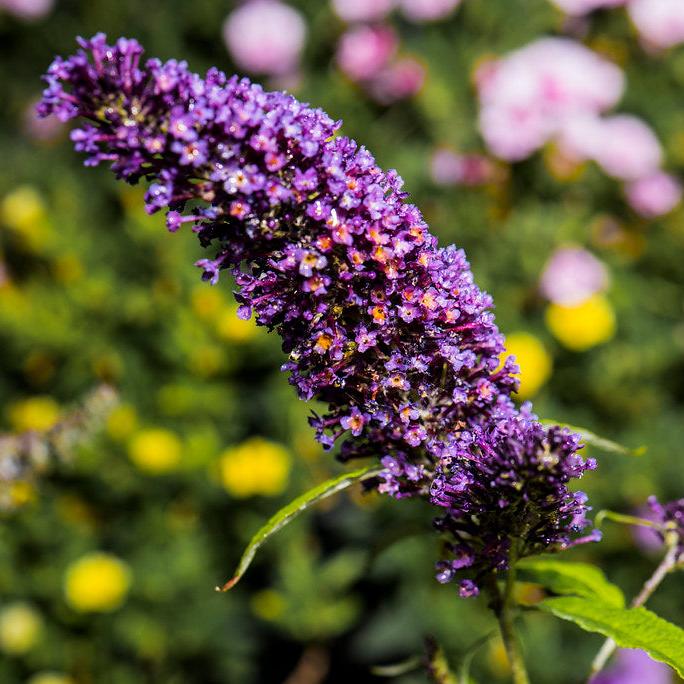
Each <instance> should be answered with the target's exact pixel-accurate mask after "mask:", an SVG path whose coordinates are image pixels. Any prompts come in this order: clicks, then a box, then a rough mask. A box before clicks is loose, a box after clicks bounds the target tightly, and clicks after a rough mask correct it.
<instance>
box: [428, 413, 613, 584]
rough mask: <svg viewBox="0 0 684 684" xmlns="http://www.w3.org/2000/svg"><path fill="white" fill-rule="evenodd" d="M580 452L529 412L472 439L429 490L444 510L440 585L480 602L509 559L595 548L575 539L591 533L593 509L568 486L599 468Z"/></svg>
mask: <svg viewBox="0 0 684 684" xmlns="http://www.w3.org/2000/svg"><path fill="white" fill-rule="evenodd" d="M581 446H582V445H581V443H580V441H579V436H578V435H576V434H574V433H572V432H570V431H569V430H567V429H566V428H561V427H550V428H547V427H545V426H543V425H541V424H540V423H539V422H538V421H537V420H536V417H535V416H534V415H532V414H531V413H530V407H529V405H524V406H523V407H522V409H521V410H520V412H508V414H507V415H506V414H504V415H501V416H499V417H498V418H497V417H495V418H494V419H493V420H492V421H491V422H490V423H489V424H487V425H486V426H482V427H481V428H478V429H476V430H474V431H473V432H472V433H471V435H468V438H467V439H464V440H463V443H462V446H461V449H460V450H459V453H458V454H457V456H456V458H454V459H453V460H452V461H451V462H450V463H449V462H448V461H446V460H445V461H443V462H442V464H441V472H439V473H438V474H437V476H436V477H435V479H434V480H433V482H432V486H431V492H430V499H431V501H432V503H434V504H435V505H437V506H442V507H443V508H444V509H445V514H444V516H443V517H441V518H438V519H437V520H436V521H435V524H436V526H437V528H438V529H439V530H440V531H443V532H445V533H446V534H447V537H448V538H449V539H450V541H449V542H448V544H447V551H448V555H449V559H448V560H444V561H442V562H440V563H438V570H439V572H438V575H437V579H438V580H439V581H440V582H449V581H451V580H453V579H454V578H456V577H463V578H464V579H462V580H461V582H460V593H461V595H462V596H471V595H476V594H477V593H478V591H479V584H480V581H481V580H482V579H483V578H484V577H486V576H487V575H489V574H491V573H496V572H500V571H502V570H506V569H507V568H508V567H509V563H510V559H511V557H512V554H513V557H514V558H522V557H524V556H530V555H535V554H539V553H543V552H549V551H550V552H553V551H560V550H563V549H566V548H568V547H570V546H574V545H576V544H580V543H583V542H588V541H598V540H599V539H600V533H599V532H598V530H594V531H592V532H590V533H589V534H587V535H585V536H584V537H577V536H576V535H577V534H578V533H581V532H582V531H583V530H585V529H586V528H587V527H589V526H590V523H589V521H588V520H587V513H588V511H589V510H590V508H589V507H588V506H587V496H586V494H584V493H583V492H579V491H571V490H570V489H569V488H568V483H569V482H570V481H571V480H573V479H576V478H580V477H582V475H583V474H584V473H585V472H586V471H587V470H593V469H594V468H595V467H596V462H595V461H594V460H593V459H586V460H585V459H583V458H582V457H581V456H580V455H579V454H578V453H577V452H578V450H579V449H580V448H581ZM513 547H514V548H513Z"/></svg>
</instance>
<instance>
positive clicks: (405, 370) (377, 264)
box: [39, 34, 516, 496]
mask: <svg viewBox="0 0 684 684" xmlns="http://www.w3.org/2000/svg"><path fill="white" fill-rule="evenodd" d="M79 44H80V46H81V48H82V49H81V50H80V51H79V52H78V53H77V54H76V55H74V56H72V57H69V58H68V59H66V60H65V59H61V58H57V59H56V60H55V61H54V63H53V64H52V66H51V67H50V69H49V71H48V74H47V76H46V81H47V84H48V87H47V89H46V90H45V93H44V96H43V101H42V103H41V105H40V107H39V111H40V113H41V114H42V115H43V116H47V115H49V114H55V115H57V116H58V117H59V118H60V119H61V120H62V121H66V120H68V119H71V118H74V117H77V116H79V117H81V118H83V119H85V120H86V123H85V124H83V125H82V126H81V128H78V129H76V130H75V131H74V132H73V133H72V139H73V141H74V143H75V147H76V149H77V150H79V151H82V152H85V153H86V154H87V160H86V164H88V165H97V164H99V163H100V162H109V163H110V164H111V167H112V169H113V170H114V171H115V173H116V175H117V176H118V177H120V178H123V179H125V180H126V181H128V182H129V183H136V182H137V181H139V180H140V179H141V178H145V179H147V180H148V181H150V182H151V184H150V186H149V189H148V191H147V194H146V207H147V210H148V211H149V212H150V213H154V212H156V211H158V210H160V209H165V210H167V226H168V229H169V230H170V231H172V232H173V231H176V230H178V229H179V228H180V227H181V225H182V224H185V223H187V224H188V225H189V226H191V228H192V230H193V231H194V232H196V233H197V235H198V237H199V240H200V242H201V243H202V245H204V246H213V248H214V249H215V255H214V256H213V257H209V258H206V259H202V260H201V261H199V262H198V266H200V267H201V268H202V269H203V271H204V278H205V279H206V280H209V281H210V282H212V283H215V282H216V281H217V280H218V278H219V273H220V271H221V270H223V269H228V270H229V271H230V272H231V273H232V275H233V277H234V278H235V282H236V284H237V287H238V292H237V294H236V297H237V299H238V302H239V304H240V308H239V315H240V316H241V317H243V318H248V317H250V316H251V315H254V316H255V317H256V321H257V323H258V324H260V325H264V326H267V327H268V328H269V329H271V330H276V331H277V332H278V333H279V334H280V335H281V337H282V339H283V347H284V350H285V352H286V353H287V354H288V355H289V359H288V361H287V362H286V363H285V364H284V366H283V369H284V370H286V371H289V373H290V381H291V382H292V384H293V385H295V386H296V388H297V390H298V393H299V396H300V397H301V398H303V399H312V398H316V399H318V400H321V401H323V402H325V403H326V404H327V405H328V407H329V409H328V412H327V413H326V414H325V415H323V416H314V417H313V418H312V424H313V425H314V426H315V428H316V430H317V433H318V438H319V439H320V441H321V442H322V443H323V444H324V445H325V446H326V447H332V445H333V444H334V443H335V442H336V441H337V440H338V439H340V438H342V439H341V442H342V446H341V457H342V458H349V457H352V456H363V455H378V454H379V455H381V456H384V457H385V460H384V461H383V463H385V465H386V470H385V471H384V473H383V475H382V477H381V479H382V484H381V489H383V491H387V492H390V493H392V494H395V495H398V496H400V495H403V494H410V493H412V492H414V491H418V490H422V491H423V492H426V491H427V480H426V472H428V471H430V469H431V468H433V467H434V464H435V463H437V462H438V461H439V460H440V459H443V458H446V459H447V462H448V461H449V459H453V458H454V457H455V452H454V448H455V446H456V444H457V443H458V442H459V440H460V439H461V438H462V434H464V432H465V431H467V428H469V427H470V426H472V425H473V424H474V423H478V422H481V421H482V420H484V418H485V417H486V416H487V415H488V414H489V413H491V411H493V410H494V409H495V408H496V407H497V406H499V405H502V404H505V405H509V404H510V399H509V398H508V397H509V395H510V393H511V391H512V390H513V389H514V388H515V384H516V381H515V380H514V378H513V377H512V371H515V366H514V364H513V362H512V361H511V360H510V359H509V360H508V361H507V362H506V364H505V365H504V367H503V368H499V355H500V354H501V353H502V352H503V350H504V347H503V340H502V336H501V335H500V333H499V331H498V329H497V328H496V325H495V323H494V318H493V315H492V314H491V313H490V311H489V309H490V308H491V305H492V301H491V298H490V297H489V296H488V295H487V294H485V293H483V292H482V291H481V290H480V289H479V288H478V287H477V285H475V283H474V281H473V276H472V273H471V271H470V267H469V265H468V262H467V261H466V258H465V255H464V253H463V251H461V250H458V249H456V248H455V247H447V248H440V247H438V246H437V241H436V239H435V237H434V236H433V235H431V234H430V232H429V230H428V227H427V225H426V224H425V222H424V220H423V217H422V216H421V214H420V212H419V211H418V209H417V208H416V207H415V206H413V205H412V204H408V203H407V202H406V194H405V193H404V192H402V185H403V182H402V180H401V178H400V177H399V176H398V175H397V173H396V172H395V171H389V172H384V171H382V170H381V169H380V168H379V167H378V166H377V165H376V163H375V160H374V159H373V157H372V156H371V154H370V153H369V152H368V151H367V150H366V149H365V148H363V147H359V146H358V145H357V144H356V143H355V142H354V141H352V140H350V139H348V138H346V137H343V136H337V137H336V132H337V130H338V129H339V127H340V122H336V121H333V120H332V119H331V118H330V117H329V116H328V115H327V114H325V113H324V112H323V111H321V110H320V109H312V108H310V107H309V106H308V105H305V104H302V103H300V102H298V101H297V100H295V99H294V98H292V97H291V96H289V95H286V94H284V93H275V92H274V93H269V92H264V91H263V90H262V89H261V87H260V86H258V85H253V84H251V83H250V82H249V81H248V80H246V79H238V78H237V77H232V78H227V77H226V76H225V75H224V74H223V73H221V72H220V71H218V70H216V69H210V70H209V71H208V72H207V74H206V76H205V77H204V78H202V77H200V76H199V75H197V74H193V73H191V72H190V71H189V70H188V68H187V65H186V64H185V62H177V61H173V60H172V61H169V62H166V63H162V62H160V61H158V60H156V59H150V60H148V61H147V62H146V63H145V65H144V66H141V62H140V58H141V55H142V52H143V50H142V48H141V46H140V45H139V44H138V43H137V42H136V41H134V40H127V39H123V38H122V39H119V40H118V41H117V42H116V44H115V45H113V46H110V45H107V43H106V39H105V36H104V35H101V34H98V35H97V36H95V37H94V38H92V39H91V40H83V39H80V40H79Z"/></svg>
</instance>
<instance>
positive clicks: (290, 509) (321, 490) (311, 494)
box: [216, 465, 379, 591]
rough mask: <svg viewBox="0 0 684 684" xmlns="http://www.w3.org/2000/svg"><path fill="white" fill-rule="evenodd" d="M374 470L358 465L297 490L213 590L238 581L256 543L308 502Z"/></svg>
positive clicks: (295, 514)
mask: <svg viewBox="0 0 684 684" xmlns="http://www.w3.org/2000/svg"><path fill="white" fill-rule="evenodd" d="M378 472H379V469H378V467H377V466H375V465H373V466H366V467H365V468H359V469H358V470H353V471H352V472H350V473H343V474H342V475H338V476H337V477H334V478H332V479H330V480H326V481H325V482H322V483H321V484H319V485H316V486H315V487H313V488H312V489H310V490H309V491H308V492H304V494H301V495H300V496H298V497H297V498H296V499H294V500H293V501H291V502H290V503H289V504H287V506H284V507H283V508H281V509H280V510H279V511H278V512H277V513H276V514H275V515H273V516H272V517H271V518H270V519H269V520H268V522H267V523H266V524H265V525H263V527H261V528H260V529H259V531H258V532H257V533H256V534H255V535H254V536H253V537H252V539H251V540H250V542H249V544H248V545H247V548H246V549H245V551H244V553H243V554H242V557H241V558H240V562H239V563H238V566H237V569H236V570H235V573H234V574H233V576H232V577H231V578H230V579H229V580H228V581H227V582H226V583H225V584H224V585H223V586H222V587H216V590H217V591H228V590H229V589H232V588H233V587H234V586H235V585H236V584H237V583H238V582H239V581H240V579H241V578H242V576H243V575H244V574H245V572H246V571H247V568H248V567H249V566H250V565H251V563H252V560H253V559H254V556H255V554H256V552H257V551H258V549H259V547H260V546H262V545H263V544H264V543H265V542H266V541H267V540H268V538H269V537H271V536H272V535H274V534H275V533H276V532H278V531H279V530H281V529H282V528H283V527H285V525H287V524H288V523H289V522H290V521H291V520H293V519H294V518H296V517H297V516H298V515H299V514H300V513H303V512H304V511H305V510H307V509H308V508H311V506H313V505H315V504H316V503H318V502H319V501H322V500H323V499H327V498H328V497H329V496H332V495H333V494H337V492H341V491H342V490H343V489H346V488H347V487H349V486H351V485H353V484H354V483H355V482H358V481H359V480H363V479H365V478H368V477H372V476H373V475H375V474H377V473H378Z"/></svg>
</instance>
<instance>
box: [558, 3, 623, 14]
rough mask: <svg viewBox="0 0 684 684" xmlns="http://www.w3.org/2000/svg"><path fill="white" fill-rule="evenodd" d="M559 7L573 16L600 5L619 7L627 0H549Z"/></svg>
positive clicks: (587, 11)
mask: <svg viewBox="0 0 684 684" xmlns="http://www.w3.org/2000/svg"><path fill="white" fill-rule="evenodd" d="M551 2H552V3H553V4H554V5H556V7H558V8H559V9H561V10H563V12H565V13H566V14H570V15H572V16H574V17H581V16H583V15H584V14H589V12H593V11H594V10H596V9H600V8H602V7H621V6H622V5H624V4H625V3H626V2H627V0H551Z"/></svg>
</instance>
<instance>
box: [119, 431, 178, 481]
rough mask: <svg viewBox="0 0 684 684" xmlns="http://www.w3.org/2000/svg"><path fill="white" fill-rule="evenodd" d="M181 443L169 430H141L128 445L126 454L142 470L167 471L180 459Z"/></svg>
mask: <svg viewBox="0 0 684 684" xmlns="http://www.w3.org/2000/svg"><path fill="white" fill-rule="evenodd" d="M181 453H182V444H181V441H180V439H178V437H177V436H176V435H175V434H174V433H173V432H171V431H170V430H164V429H163V428H149V429H147V430H141V431H140V432H139V433H138V434H137V435H135V437H133V439H132V440H131V442H130V443H129V445H128V456H129V458H130V459H131V461H133V463H134V464H135V465H136V466H137V467H138V468H139V469H140V470H142V471H144V472H146V473H150V474H152V475H161V474H163V473H168V472H170V471H172V470H175V468H176V467H177V466H178V464H179V463H180V461H181Z"/></svg>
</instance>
